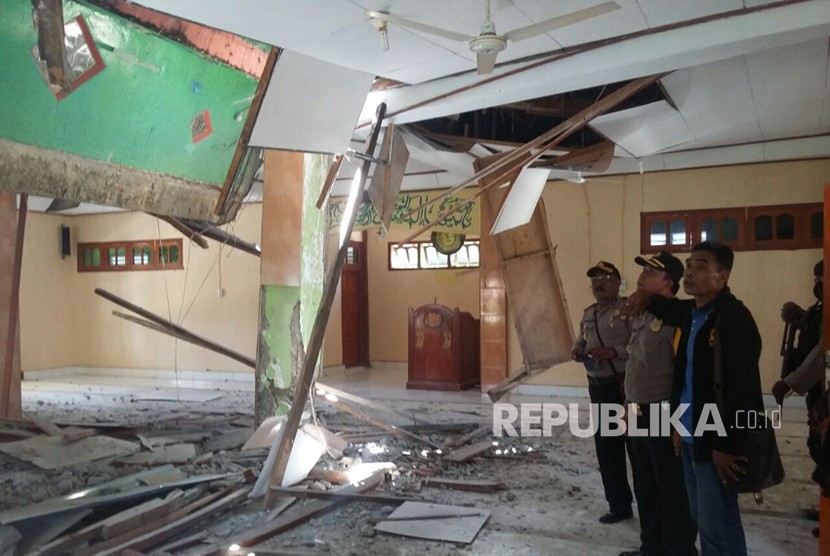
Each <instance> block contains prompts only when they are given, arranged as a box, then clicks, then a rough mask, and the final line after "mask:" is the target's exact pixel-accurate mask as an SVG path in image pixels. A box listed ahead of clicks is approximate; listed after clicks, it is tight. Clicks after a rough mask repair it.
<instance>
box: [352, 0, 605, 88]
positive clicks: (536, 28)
mask: <svg viewBox="0 0 830 556" xmlns="http://www.w3.org/2000/svg"><path fill="white" fill-rule="evenodd" d="M618 9H620V6H619V4H617V3H616V2H604V3H602V4H598V5H596V6H593V7H590V8H585V9H583V10H577V11H575V12H571V13H569V14H565V15H561V16H559V17H554V18H551V19H546V20H545V21H540V22H538V23H533V24H531V25H527V26H525V27H519V28H518V29H513V30H512V31H508V32H507V33H504V34H503V35H499V34H497V33H496V26H495V24H494V23H493V22H492V21H491V19H490V0H485V2H484V22H483V23H482V24H481V32H480V33H479V34H478V35H476V36H474V37H471V36H468V35H464V34H462V33H456V32H455V31H449V30H447V29H441V28H440V27H433V26H432V25H427V24H425V23H420V22H418V21H412V20H409V19H404V18H402V17H398V16H396V15H394V14H391V13H388V12H378V11H374V10H367V11H366V15H368V16H369V17H370V18H371V20H372V24H373V25H374V26H375V28H377V29H378V31H380V32H381V34H382V35H383V39H384V48H386V49H387V50H388V42H387V36H386V32H387V24H388V23H391V24H392V25H398V26H399V27H406V28H408V29H413V30H415V31H423V32H424V33H429V34H431V35H436V36H439V37H444V38H447V39H451V40H454V41H461V42H466V43H467V44H468V45H469V47H470V50H471V51H473V52H475V54H476V68H477V69H478V73H479V74H484V73H490V72H491V71H493V68H494V67H495V65H496V57H497V56H498V53H499V52H501V51H502V50H504V49H505V48H507V42H508V41H510V42H517V41H521V40H524V39H529V38H530V37H535V36H536V35H541V34H543V33H548V32H550V31H553V30H555V29H560V28H562V27H566V26H568V25H572V24H574V23H578V22H580V21H584V20H586V19H590V18H592V17H596V16H598V15H601V14H604V13H608V12H612V11H614V10H618Z"/></svg>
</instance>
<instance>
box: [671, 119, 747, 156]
mask: <svg viewBox="0 0 830 556" xmlns="http://www.w3.org/2000/svg"><path fill="white" fill-rule="evenodd" d="M724 117H725V118H728V116H726V115H724ZM756 141H761V126H760V125H759V124H758V122H757V121H751V122H745V123H743V124H735V126H734V127H731V128H720V129H719V130H717V131H714V130H713V131H710V132H708V133H707V134H706V135H704V136H702V137H701V138H700V139H694V140H692V141H689V142H688V143H686V144H684V145H681V146H678V147H674V148H669V149H667V150H668V151H676V150H688V149H701V148H708V147H717V146H722V145H734V144H735V143H752V142H756Z"/></svg>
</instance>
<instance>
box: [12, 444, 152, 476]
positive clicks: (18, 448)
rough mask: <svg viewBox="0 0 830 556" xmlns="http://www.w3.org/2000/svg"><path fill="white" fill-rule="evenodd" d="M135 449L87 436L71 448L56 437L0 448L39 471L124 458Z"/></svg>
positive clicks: (136, 447)
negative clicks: (32, 464)
mask: <svg viewBox="0 0 830 556" xmlns="http://www.w3.org/2000/svg"><path fill="white" fill-rule="evenodd" d="M139 448H140V445H139V444H138V443H136V442H127V441H125V440H118V439H116V438H110V437H108V436H91V437H89V438H84V439H82V440H79V441H78V442H74V443H72V444H63V443H62V442H61V438H60V437H56V436H38V437H35V438H28V439H26V440H20V441H18V442H6V443H4V444H0V451H2V452H3V453H5V454H8V455H10V456H14V457H16V458H19V459H22V460H26V461H28V462H31V463H34V464H35V465H37V466H38V467H40V468H41V469H61V468H64V467H69V466H70V465H76V464H78V463H87V462H90V461H95V460H99V459H104V458H113V457H118V456H126V455H128V454H132V453H135V452H137V451H138V450H139Z"/></svg>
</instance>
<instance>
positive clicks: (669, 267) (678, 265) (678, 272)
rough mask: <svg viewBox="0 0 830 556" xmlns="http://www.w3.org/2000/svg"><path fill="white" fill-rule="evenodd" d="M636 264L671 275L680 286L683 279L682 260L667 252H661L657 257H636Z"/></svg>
mask: <svg viewBox="0 0 830 556" xmlns="http://www.w3.org/2000/svg"><path fill="white" fill-rule="evenodd" d="M634 262H635V263H637V264H638V265H640V266H650V267H652V268H656V269H657V270H662V271H663V272H665V273H666V274H668V275H669V277H670V278H671V279H672V281H673V282H674V283H675V284H679V283H680V279H681V278H683V263H682V262H680V259H678V258H677V257H675V256H674V255H672V254H671V253H667V252H666V251H660V252H659V253H657V254H656V255H653V256H651V257H648V258H645V257H636V258H635V259H634Z"/></svg>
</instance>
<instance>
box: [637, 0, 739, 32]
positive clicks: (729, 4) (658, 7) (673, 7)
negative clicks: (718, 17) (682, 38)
mask: <svg viewBox="0 0 830 556" xmlns="http://www.w3.org/2000/svg"><path fill="white" fill-rule="evenodd" d="M637 4H639V6H640V9H641V10H642V12H643V16H645V18H646V22H647V23H648V26H649V27H659V26H661V25H668V24H670V23H677V22H678V21H684V20H686V19H694V18H698V17H705V16H707V15H712V14H717V13H723V12H729V11H732V10H739V9H741V8H743V7H744V6H743V1H742V0H694V1H693V2H689V0H637Z"/></svg>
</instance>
